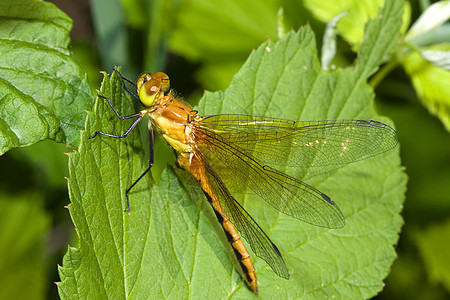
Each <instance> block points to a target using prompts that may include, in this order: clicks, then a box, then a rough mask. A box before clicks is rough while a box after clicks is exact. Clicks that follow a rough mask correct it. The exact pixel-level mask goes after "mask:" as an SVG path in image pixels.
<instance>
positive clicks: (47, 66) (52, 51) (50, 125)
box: [0, 0, 92, 155]
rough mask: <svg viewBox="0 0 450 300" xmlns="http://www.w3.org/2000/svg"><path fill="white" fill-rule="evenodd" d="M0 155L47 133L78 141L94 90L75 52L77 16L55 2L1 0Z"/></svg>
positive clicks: (57, 138)
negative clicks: (72, 33) (72, 32)
mask: <svg viewBox="0 0 450 300" xmlns="http://www.w3.org/2000/svg"><path fill="white" fill-rule="evenodd" d="M0 17H1V19H2V21H1V26H0V39H1V40H2V42H1V43H0V53H1V54H2V55H0V97H1V99H2V100H1V101H0V155H1V154H3V153H5V152H6V151H8V150H9V149H11V148H15V147H24V146H28V145H31V144H34V143H36V142H38V141H42V140H44V139H53V140H55V141H57V142H66V143H68V144H69V145H77V144H78V142H79V135H80V134H79V130H80V129H82V128H83V124H84V121H85V118H86V117H85V113H84V111H83V109H86V108H88V107H90V106H91V105H92V95H91V92H90V89H89V86H88V83H87V78H86V75H85V73H84V72H83V71H81V70H80V68H79V67H78V65H77V64H76V63H75V61H74V60H73V59H72V57H71V56H70V53H69V51H68V50H67V47H68V45H69V42H70V39H69V31H70V29H71V28H72V21H71V20H70V18H69V17H67V16H66V15H65V14H64V13H62V12H61V11H60V10H58V9H57V8H56V7H55V6H54V5H53V4H51V3H48V2H43V1H34V0H19V1H2V2H0Z"/></svg>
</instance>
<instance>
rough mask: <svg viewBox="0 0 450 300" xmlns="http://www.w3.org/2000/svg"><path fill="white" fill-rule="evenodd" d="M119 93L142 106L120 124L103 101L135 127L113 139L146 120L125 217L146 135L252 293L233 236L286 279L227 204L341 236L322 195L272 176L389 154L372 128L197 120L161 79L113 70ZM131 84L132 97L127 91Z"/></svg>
mask: <svg viewBox="0 0 450 300" xmlns="http://www.w3.org/2000/svg"><path fill="white" fill-rule="evenodd" d="M113 72H117V73H118V74H119V75H120V78H121V80H122V86H123V88H124V90H125V91H127V92H128V93H129V94H130V95H132V96H133V97H134V98H135V99H137V100H138V101H139V102H140V103H141V104H142V106H143V109H142V110H141V111H139V112H136V113H134V114H131V115H128V116H121V115H120V114H119V112H118V111H117V110H116V109H115V107H114V105H113V104H112V102H111V101H110V99H108V98H107V97H105V96H102V95H100V93H99V94H98V97H99V98H102V99H104V100H106V101H107V102H108V104H109V106H110V107H111V108H112V110H113V111H114V113H115V115H116V116H117V117H118V118H119V119H120V120H123V121H124V120H129V119H135V120H134V122H133V123H132V124H131V126H130V127H129V128H128V129H127V130H126V131H125V133H123V134H121V135H115V134H111V133H105V132H101V131H96V132H95V133H94V134H93V135H92V136H91V137H90V138H95V137H96V136H99V135H103V136H107V137H112V138H125V137H127V136H128V135H129V134H130V132H131V131H132V130H133V129H134V128H135V127H136V125H137V124H138V123H139V122H140V121H141V120H142V119H143V118H144V116H146V115H148V116H149V126H148V128H149V133H150V151H149V152H150V159H149V165H148V167H147V168H146V170H145V171H144V172H143V173H142V174H141V175H140V176H139V177H138V178H137V179H136V180H135V181H134V182H133V184H131V186H130V187H128V188H127V189H126V191H125V195H126V211H127V212H129V211H130V200H129V194H130V191H131V189H132V188H133V187H134V186H135V185H136V183H137V182H139V180H141V179H142V178H143V177H144V176H145V175H146V174H147V173H148V172H149V171H150V169H151V167H152V165H153V162H154V157H153V156H154V153H153V135H154V134H153V128H154V127H156V129H157V130H158V131H159V132H160V133H161V134H162V136H163V138H164V140H165V141H166V142H167V143H168V144H169V145H170V146H171V147H172V148H173V149H174V150H175V153H176V158H177V163H178V165H179V166H180V167H181V168H183V169H185V170H187V171H188V172H189V173H190V174H191V175H192V176H193V177H194V179H195V180H196V181H197V183H198V184H199V186H200V187H201V189H202V191H203V193H204V194H205V196H206V199H207V201H208V202H209V204H210V205H211V207H212V209H213V210H214V213H215V215H216V217H217V220H218V222H219V223H220V224H221V225H222V228H223V230H224V232H225V235H226V238H227V240H228V241H229V243H230V244H231V248H232V250H233V251H234V254H235V256H236V258H237V261H238V263H239V265H240V267H241V269H242V274H243V277H244V279H245V281H246V282H247V284H248V286H249V287H250V289H251V290H252V291H253V292H255V293H258V284H257V276H256V270H255V267H254V265H253V261H252V258H251V256H250V254H249V252H248V250H247V249H246V247H245V245H244V243H243V241H242V240H241V236H242V237H243V238H244V239H245V240H246V241H247V242H248V244H249V245H250V248H251V249H252V251H253V253H254V254H255V255H256V256H258V257H260V258H262V259H263V260H264V261H265V262H266V263H267V264H268V265H269V266H270V267H271V268H272V270H273V271H274V272H275V273H276V274H277V275H278V276H280V277H282V278H285V279H289V270H288V268H287V266H286V263H285V261H284V259H283V257H282V255H281V252H280V250H279V249H278V248H277V246H276V245H275V244H274V243H273V242H272V241H271V239H270V238H269V237H268V236H267V234H266V233H265V232H264V231H263V229H261V227H260V226H259V225H258V224H257V223H256V221H255V220H254V219H253V218H252V217H251V216H250V214H249V213H248V212H247V211H246V210H245V209H244V207H243V206H242V205H241V204H240V203H239V202H238V201H237V200H236V198H235V197H233V194H235V193H242V192H243V191H244V192H245V191H251V192H253V193H254V194H256V195H258V196H259V197H260V198H262V199H263V200H265V201H266V202H267V203H268V204H269V205H270V206H272V207H274V208H275V209H277V210H278V211H280V212H282V213H284V214H286V215H289V216H291V217H293V218H296V219H299V220H301V221H304V222H306V223H309V224H312V225H315V226H320V227H325V228H341V227H343V226H344V224H345V221H344V216H343V214H342V212H341V210H340V209H339V207H338V206H337V204H336V203H335V202H334V201H333V200H332V199H331V198H330V197H329V196H327V195H325V194H324V193H322V192H320V191H319V190H317V189H316V188H314V187H312V186H310V185H308V184H307V183H305V182H303V181H301V180H299V179H297V178H295V177H292V176H290V175H287V174H285V173H284V172H281V171H279V170H277V167H286V166H289V167H294V168H297V169H299V170H301V172H302V173H301V174H302V178H303V179H304V178H310V177H313V176H316V175H319V174H323V173H327V172H331V171H333V170H336V169H338V168H340V167H342V166H345V165H347V164H349V163H352V162H356V161H359V160H363V159H367V158H369V157H373V156H376V155H379V154H381V153H384V152H386V151H388V150H391V149H393V148H394V147H396V145H397V143H398V137H397V133H396V131H395V130H394V129H393V128H392V127H390V126H388V125H386V124H383V123H381V122H378V121H374V120H324V121H292V120H285V119H280V118H271V117H263V116H252V115H239V114H221V115H211V116H200V115H199V114H198V112H197V111H196V110H193V109H192V108H191V107H190V106H189V105H188V104H186V103H184V102H183V101H182V99H181V98H180V97H178V96H176V93H175V92H174V91H173V90H172V89H170V80H169V76H168V75H167V74H165V73H163V72H155V73H153V74H150V73H145V74H143V75H141V76H140V77H139V79H138V80H137V82H136V83H134V82H133V81H131V80H130V79H127V78H125V77H124V76H123V75H122V74H121V73H120V72H119V70H117V69H116V68H114V69H113ZM127 84H131V85H132V86H134V87H135V88H136V93H135V92H133V91H131V90H130V89H128V88H127Z"/></svg>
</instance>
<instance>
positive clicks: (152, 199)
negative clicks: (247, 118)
mask: <svg viewBox="0 0 450 300" xmlns="http://www.w3.org/2000/svg"><path fill="white" fill-rule="evenodd" d="M385 9H386V10H389V11H392V13H391V14H388V13H386V16H387V17H386V19H385V20H384V19H382V20H380V19H378V20H375V21H372V22H374V24H370V25H369V26H368V31H367V39H366V42H367V46H366V47H363V49H364V50H363V51H362V54H361V58H360V61H359V63H358V64H357V65H356V67H355V68H354V69H348V70H341V71H338V72H334V73H328V72H324V71H322V70H321V69H320V66H319V64H318V58H317V50H316V46H315V40H314V36H313V34H312V31H311V30H310V28H308V27H305V28H303V29H302V30H300V31H299V32H298V33H294V32H290V33H288V34H287V35H286V36H285V37H284V38H283V39H281V40H279V41H278V42H274V41H272V40H268V41H267V42H265V43H264V44H262V45H261V46H260V47H259V48H258V49H257V50H256V51H255V52H254V53H252V55H251V56H250V58H249V59H248V60H247V62H246V63H245V64H244V66H243V67H242V69H241V70H240V71H239V72H238V73H237V74H236V76H235V77H234V79H233V81H232V83H231V86H230V87H229V88H228V89H227V90H226V91H225V92H223V93H206V94H205V96H204V97H203V98H202V99H201V100H200V103H199V111H200V112H201V113H207V114H216V113H238V112H239V113H251V114H256V115H261V114H262V115H272V114H274V115H277V116H281V117H285V118H291V119H303V120H306V119H335V118H337V119H339V118H373V119H378V120H380V119H381V120H383V119H382V118H381V117H379V116H377V115H376V114H375V113H374V111H373V105H371V103H370V102H368V101H369V99H373V93H372V92H371V90H370V88H369V86H368V85H367V83H366V81H365V80H362V78H367V77H368V76H370V74H371V73H372V72H373V71H375V70H376V68H377V60H376V58H377V57H378V58H379V59H381V58H382V57H383V56H384V55H385V53H386V52H387V51H389V50H390V49H392V47H393V46H394V43H392V42H391V41H392V40H393V39H392V37H391V36H388V35H385V32H396V31H398V28H399V26H400V22H395V21H394V22H392V21H391V20H398V17H396V14H397V15H399V14H400V13H401V6H399V5H394V6H393V7H390V6H388V7H386V8H385ZM396 28H397V29H396ZM375 41H376V42H375ZM313 82H314V84H312V83H313ZM120 85H121V82H120V80H119V78H118V77H117V74H115V75H114V76H112V78H111V81H108V80H107V78H105V80H104V81H103V85H102V90H101V93H102V94H103V95H105V96H106V97H109V98H110V99H111V100H112V101H113V103H114V105H115V107H116V108H117V109H118V111H119V112H120V113H121V114H122V115H127V114H130V113H132V112H133V110H132V109H131V108H132V107H133V106H132V104H131V103H130V102H129V100H128V99H127V98H124V97H122V92H123V91H122V90H121V86H120ZM324 95H326V96H324ZM331 99H332V101H331ZM384 121H386V122H387V120H384ZM130 122H131V121H130ZM130 122H121V121H120V120H118V119H117V118H116V117H115V115H114V113H113V112H112V110H111V108H110V107H109V106H108V104H107V103H106V101H105V100H104V99H98V101H97V104H96V106H95V109H94V111H93V112H91V113H89V116H88V122H87V126H86V132H83V134H82V143H81V145H80V149H79V151H78V152H75V153H73V154H71V156H70V170H71V171H70V179H69V189H70V195H71V199H72V204H71V205H70V206H69V209H70V212H71V215H72V218H73V220H74V223H75V226H76V228H77V233H78V236H79V239H80V244H79V246H78V247H76V248H71V249H70V250H69V252H68V253H67V255H66V257H65V259H64V263H63V267H62V268H61V269H60V274H61V279H62V282H61V283H60V284H59V285H58V286H59V289H60V295H61V296H62V297H63V298H70V296H71V295H73V294H75V293H78V295H79V296H80V297H85V296H87V295H89V297H94V298H97V297H106V296H107V297H110V298H124V297H127V298H128V297H130V298H137V299H140V298H143V297H148V296H149V295H151V297H156V298H178V297H183V296H185V295H188V294H189V295H190V297H194V298H195V297H202V296H208V297H213V298H222V297H224V296H225V295H230V296H232V297H236V298H242V297H252V295H253V294H252V292H251V291H250V290H248V288H247V287H246V285H245V282H244V281H243V279H242V278H241V277H240V276H239V272H238V270H237V265H236V261H235V259H234V258H233V256H232V254H231V251H230V248H229V245H227V243H226V240H225V237H224V235H223V234H222V233H221V229H220V228H219V225H218V224H216V222H215V220H214V216H213V214H212V211H211V209H210V208H209V207H208V205H207V203H206V202H205V201H204V199H203V197H199V194H198V193H188V192H186V191H185V189H184V188H183V185H181V183H180V181H179V180H178V179H177V177H176V176H175V174H174V172H173V171H172V170H171V169H168V170H166V171H164V172H163V174H162V177H161V178H160V181H159V183H152V184H149V182H146V181H142V182H140V183H139V186H137V187H136V188H135V189H134V190H133V192H132V193H131V197H130V200H131V212H130V214H127V213H124V212H123V210H124V209H125V195H124V189H126V187H128V186H129V185H130V184H131V183H132V182H133V180H134V179H135V178H137V177H138V176H139V174H140V173H141V172H142V171H143V170H144V169H145V160H146V158H145V157H142V152H138V151H137V150H136V149H139V148H140V145H139V143H138V142H139V141H140V138H139V137H137V136H136V135H134V136H130V137H128V138H127V139H125V140H119V139H113V138H108V137H105V136H99V137H96V138H95V139H94V140H90V139H88V136H91V135H92V134H93V133H94V131H96V130H101V131H103V132H108V133H115V134H119V133H122V132H124V131H125V130H126V128H127V127H128V126H129V125H130ZM124 123H125V124H124ZM397 151H398V150H396V151H391V152H390V153H388V154H386V155H383V157H379V158H378V159H377V158H375V159H371V160H367V161H364V162H360V163H358V164H354V165H352V166H349V167H345V168H342V169H341V170H340V171H338V172H335V173H330V174H326V175H323V176H320V177H319V178H316V179H315V183H316V186H317V187H318V188H320V189H321V190H323V191H324V192H326V193H327V194H330V195H333V199H335V200H336V201H337V202H338V203H339V205H340V206H341V208H342V210H343V211H344V214H345V215H346V216H347V217H348V218H347V225H346V227H345V229H342V230H329V229H323V228H316V227H313V226H310V225H307V224H304V223H302V222H300V221H298V220H294V219H292V218H289V217H287V216H284V215H282V214H280V213H279V212H277V211H274V210H273V209H271V208H270V207H269V206H268V205H267V207H265V206H264V205H261V204H260V203H261V200H259V201H258V200H257V199H252V200H256V201H250V200H248V201H247V198H245V199H240V200H241V201H242V202H243V203H245V205H246V207H247V208H248V210H249V211H250V212H251V214H252V215H253V216H254V217H255V219H256V220H257V221H258V222H259V223H260V225H261V226H262V227H263V228H264V229H266V231H267V233H268V234H269V235H270V236H271V237H272V238H273V239H274V241H275V242H276V243H277V244H278V245H279V247H280V249H281V251H282V254H283V255H284V257H285V259H286V262H287V264H288V267H289V268H290V270H291V274H292V276H291V279H290V280H289V281H286V280H284V279H282V278H279V277H277V276H276V275H275V274H274V273H273V271H272V270H271V269H270V268H269V267H268V266H267V265H266V264H265V262H264V261H262V260H260V259H258V258H256V259H255V263H256V268H257V270H258V278H259V282H260V295H261V296H263V297H264V296H269V295H270V296H272V297H288V298H290V297H294V296H295V295H297V296H298V295H314V296H315V297H317V296H318V297H323V296H325V295H328V296H330V295H336V296H338V297H352V296H355V295H360V296H362V297H370V296H373V295H374V294H376V293H377V292H378V291H379V289H380V287H381V286H382V280H383V278H384V277H385V276H386V274H387V273H388V270H389V267H390V264H391V263H392V261H393V259H394V258H395V252H394V250H393V247H392V245H393V244H394V243H395V241H396V240H397V238H398V232H399V229H400V226H401V224H402V219H401V218H400V216H399V211H400V209H401V202H402V194H403V193H404V189H405V187H404V186H405V176H404V174H403V173H402V172H401V169H400V168H399V160H398V156H397V154H396V152H397ZM356 174H357V175H356ZM356 176H357V177H356ZM383 191H390V192H389V193H384V192H383ZM292 232H296V233H297V234H296V235H295V238H293V236H292ZM344 244H345V246H344ZM319 249H326V251H323V250H319ZM355 258H356V259H355ZM94 262H95V263H94ZM330 266H333V267H331V269H330ZM323 274H327V275H326V276H324V275H323ZM355 282H358V285H359V286H360V288H355V286H354V285H355Z"/></svg>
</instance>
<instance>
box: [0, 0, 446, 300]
mask: <svg viewBox="0 0 450 300" xmlns="http://www.w3.org/2000/svg"><path fill="white" fill-rule="evenodd" d="M52 2H53V3H54V4H55V5H56V6H57V7H59V8H60V9H61V10H62V11H64V12H65V13H66V14H67V15H69V16H70V17H71V18H72V19H73V30H72V32H71V38H72V43H71V51H72V53H73V55H74V58H75V59H76V60H77V61H78V63H79V64H80V66H81V67H82V68H83V69H84V70H85V71H86V72H87V73H88V77H89V81H90V86H91V88H92V91H93V94H94V93H95V89H96V88H98V87H99V86H100V81H101V74H100V73H99V71H100V70H106V71H108V72H110V71H111V70H112V67H113V66H114V65H120V66H123V72H124V74H125V75H126V76H128V77H129V78H137V76H138V75H139V74H140V73H141V72H144V71H150V72H154V71H157V70H158V71H164V72H166V73H168V74H170V77H171V83H172V86H173V87H174V88H175V89H176V90H177V91H178V92H180V94H182V95H184V96H185V99H186V100H187V101H188V102H190V103H191V104H192V105H195V104H196V100H197V99H199V98H200V95H201V94H202V92H203V91H204V90H205V89H207V90H212V91H216V90H223V89H225V88H226V87H227V86H228V85H229V83H230V81H231V78H232V76H233V74H235V73H236V71H237V70H238V69H239V68H240V67H241V65H242V64H243V62H244V61H245V60H246V58H247V57H248V55H249V54H250V53H251V51H252V49H254V48H256V47H258V45H259V44H261V43H262V42H264V41H265V40H266V39H267V38H271V39H277V36H278V35H280V34H282V31H283V28H284V30H290V29H291V28H293V29H298V28H299V27H300V26H301V25H304V24H307V23H308V24H310V26H311V27H312V28H313V30H314V32H315V33H316V38H317V42H318V44H319V45H318V46H319V49H320V47H321V46H322V37H323V35H324V33H325V28H326V24H327V22H329V21H331V19H332V18H333V17H335V16H336V15H338V14H339V13H341V12H343V11H348V14H347V15H346V16H344V17H343V18H342V19H341V20H340V21H339V22H338V25H337V27H336V30H337V33H338V37H337V50H336V56H335V58H334V60H333V61H332V65H331V66H333V65H334V66H338V67H346V66H349V65H351V64H352V62H353V60H354V59H355V58H357V54H355V53H357V49H358V47H359V44H360V43H361V40H362V37H361V35H360V34H361V33H362V32H363V26H364V24H365V22H366V19H367V17H368V16H370V17H374V16H376V8H377V7H379V6H382V3H383V1H382V0H365V1H353V0H347V1H339V2H337V1H309V0H304V1H294V0H270V1H257V0H249V1H240V0H229V1H218V0H214V1H210V0H155V1H151V0H91V1H88V0H79V1H71V0H54V1H52ZM431 4H432V3H431V1H428V0H412V1H409V2H408V3H407V5H406V6H405V13H404V20H403V21H404V26H403V27H404V29H403V30H404V31H403V32H404V35H403V37H404V39H403V40H402V41H400V42H399V49H398V51H397V53H395V54H393V56H392V57H388V58H386V64H385V65H384V66H383V67H382V68H381V69H380V70H379V71H378V73H377V74H375V76H374V77H373V79H372V81H371V84H372V85H373V86H374V87H375V92H376V95H377V108H378V110H379V112H380V113H382V114H384V115H387V116H389V117H390V118H391V119H393V120H394V122H395V125H396V128H397V131H398V134H399V137H400V143H401V145H400V146H401V155H402V161H403V165H404V166H405V168H406V172H407V174H408V175H409V183H408V192H407V198H406V202H405V207H404V211H403V217H404V219H405V225H404V227H403V231H402V232H401V237H400V240H399V243H398V245H397V251H398V259H397V261H396V262H395V263H394V265H393V266H392V272H391V274H390V275H389V277H388V278H387V279H386V281H385V283H386V285H385V287H384V290H383V292H382V293H380V294H379V295H378V296H377V298H380V299H396V298H399V299H400V298H401V299H404V298H409V299H448V297H449V294H450V259H449V255H448V253H450V196H449V195H450V184H449V183H450V181H449V179H450V155H449V149H450V137H449V132H448V131H449V128H450V125H449V124H450V123H449V121H448V120H449V118H448V115H449V113H448V112H449V110H450V109H449V107H450V104H449V102H450V84H448V82H450V74H449V68H448V64H449V60H448V55H447V62H446V63H447V67H446V65H445V62H444V63H442V61H438V62H437V60H436V59H429V60H425V59H423V57H424V54H422V56H421V55H419V52H418V51H421V50H427V49H428V50H429V49H431V50H433V49H434V50H436V49H438V50H440V51H443V52H445V51H447V53H448V51H449V48H450V47H449V45H450V44H449V42H450V26H448V25H450V24H445V23H444V24H442V25H440V26H436V28H435V29H434V30H433V31H427V32H425V33H423V34H422V35H420V37H419V38H417V37H414V36H413V35H414V32H413V31H412V30H410V29H408V28H410V26H411V24H412V23H414V22H415V21H416V20H417V19H418V18H419V17H420V16H421V15H422V14H423V12H424V11H426V9H427V8H428V7H429V6H430V5H431ZM280 7H282V8H283V12H281V11H280V10H279V9H280ZM446 9H447V10H448V8H446ZM442 12H443V13H445V9H444V8H442ZM438 13H439V12H438ZM444 21H445V20H444ZM280 24H284V26H279V25H280ZM413 40H415V41H413ZM411 49H412V50H413V51H412V50H411ZM430 61H431V62H430ZM158 147H164V145H163V143H161V142H159V143H158ZM72 150H73V149H70V148H66V147H65V146H64V145H61V144H56V143H54V142H52V141H45V142H41V143H38V144H35V145H33V146H30V147H27V148H23V149H14V150H11V151H9V152H7V153H6V154H4V155H3V156H2V157H1V158H0V168H1V170H2V172H1V174H0V176H1V179H0V215H1V217H0V224H1V228H2V229H1V231H0V251H1V252H2V253H1V255H0V257H2V258H1V259H0V262H1V263H0V282H1V283H2V286H5V285H6V284H7V285H6V286H8V288H7V289H1V291H0V299H18V295H17V291H20V292H21V293H22V294H21V295H19V296H20V297H19V298H21V299H25V298H26V299H44V298H45V299H52V298H58V295H57V290H56V286H55V285H53V282H55V281H59V278H58V275H57V268H56V265H57V264H58V263H61V261H62V256H63V255H64V253H65V251H66V249H67V248H66V247H67V244H69V243H70V241H71V238H72V235H73V225H72V223H71V220H70V216H69V214H68V212H67V211H66V210H64V209H63V207H64V205H66V204H68V203H69V199H68V195H67V183H66V180H65V179H64V177H65V176H67V174H68V171H67V157H66V156H65V155H64V152H69V151H72ZM156 151H157V153H158V152H159V153H161V152H163V151H159V150H158V149H156ZM166 152H167V151H166ZM168 153H169V154H170V153H171V152H170V151H169V152H168ZM167 159H168V158H167ZM161 161H163V163H160V165H163V164H165V160H163V159H161ZM24 286H26V289H24V288H23V287H24ZM14 287H17V288H14ZM21 287H22V288H21Z"/></svg>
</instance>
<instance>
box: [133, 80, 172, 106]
mask: <svg viewBox="0 0 450 300" xmlns="http://www.w3.org/2000/svg"><path fill="white" fill-rule="evenodd" d="M169 84H170V81H169V76H168V75H167V74H166V73H163V72H155V73H153V74H149V73H145V74H142V75H141V77H139V79H138V81H137V84H136V85H137V93H138V95H139V99H140V100H141V102H142V104H143V105H145V106H147V107H148V106H152V105H153V104H154V103H155V101H156V99H158V96H159V95H160V93H164V92H165V91H166V90H167V89H169Z"/></svg>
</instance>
